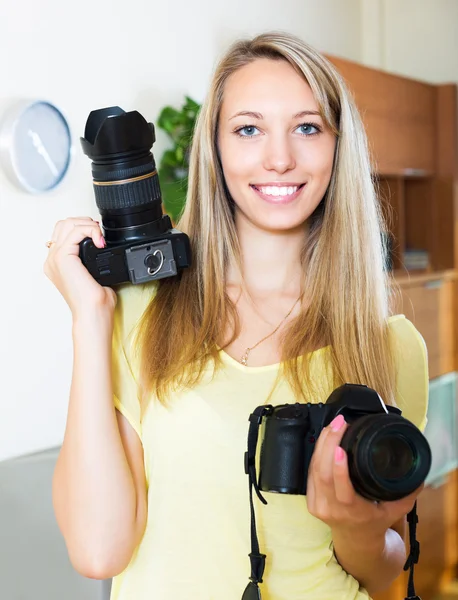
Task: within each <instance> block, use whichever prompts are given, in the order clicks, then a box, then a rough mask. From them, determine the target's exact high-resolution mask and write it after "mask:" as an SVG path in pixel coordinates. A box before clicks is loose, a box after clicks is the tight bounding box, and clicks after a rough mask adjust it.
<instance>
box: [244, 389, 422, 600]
mask: <svg viewBox="0 0 458 600" xmlns="http://www.w3.org/2000/svg"><path fill="white" fill-rule="evenodd" d="M340 414H341V415H343V416H344V418H345V421H346V422H347V423H348V424H349V425H350V426H349V427H348V428H347V430H346V431H345V433H344V435H343V437H342V441H341V443H340V445H341V447H342V448H343V449H344V450H345V451H346V452H347V455H348V467H349V473H350V479H351V482H352V484H353V487H354V488H355V490H356V492H358V494H360V495H361V496H363V497H364V498H367V499H368V500H371V501H375V502H387V501H393V500H398V499H400V498H404V497H405V496H408V495H409V494H411V493H412V492H414V491H415V490H416V489H418V488H419V487H420V486H421V484H422V483H423V482H424V480H425V479H426V477H427V475H428V473H429V470H430V468H431V449H430V447H429V444H428V442H427V440H426V438H425V437H424V435H423V434H422V433H421V431H420V430H419V429H418V428H417V427H415V425H414V424H413V423H411V422H410V421H408V420H407V419H405V418H404V417H402V416H401V411H400V410H399V409H398V408H395V407H393V406H386V405H385V404H384V402H383V400H382V399H381V398H380V396H379V395H378V394H377V392H376V391H374V390H373V389H371V388H369V387H367V386H365V385H357V384H345V385H342V386H340V387H339V388H337V389H335V390H334V391H333V392H332V394H331V395H330V396H329V398H328V399H327V401H326V403H322V402H320V403H318V404H311V403H307V404H303V403H296V404H283V405H280V406H275V407H274V406H271V405H265V406H258V407H257V408H256V409H255V410H254V412H253V413H252V414H251V415H250V418H249V420H250V428H249V433H248V451H247V452H246V453H245V473H246V474H247V475H248V477H249V483H250V506H251V543H252V552H251V554H250V561H251V577H250V580H251V581H250V583H249V584H248V586H247V588H246V589H245V592H244V594H243V597H242V600H259V599H260V598H261V593H260V589H259V587H258V583H261V582H262V576H263V572H264V566H265V559H266V556H265V554H261V553H260V550H259V543H258V538H257V534H256V521H255V511H254V504H253V496H252V490H253V488H254V489H255V492H256V494H257V496H258V498H259V499H260V501H261V502H262V503H263V504H267V501H266V500H265V499H264V497H263V496H262V494H261V491H263V492H277V493H281V494H303V495H306V494H307V477H308V470H309V467H310V462H311V459H312V455H313V451H314V449H315V444H316V442H317V440H318V437H319V435H320V433H321V432H322V431H323V428H324V427H326V426H327V425H329V424H330V423H331V421H332V420H333V419H334V418H335V417H337V416H338V415H340ZM263 419H265V423H264V424H263V425H264V427H263V430H262V434H263V437H262V445H261V452H260V458H259V481H258V480H257V475H256V448H257V442H258V434H259V426H260V425H261V424H262V421H263ZM304 510H305V507H304ZM408 520H409V526H410V530H411V535H410V539H411V554H410V555H409V559H408V561H407V563H406V566H405V569H406V570H407V569H408V568H410V569H413V564H416V563H417V562H418V556H419V546H418V542H417V541H416V539H415V527H416V523H417V520H418V519H417V515H416V507H415V508H414V509H413V510H412V512H411V513H409V515H408ZM412 573H413V571H412ZM409 585H410V584H409ZM409 589H410V592H409V597H412V598H413V597H416V596H415V594H414V593H411V592H412V590H413V575H412V588H409Z"/></svg>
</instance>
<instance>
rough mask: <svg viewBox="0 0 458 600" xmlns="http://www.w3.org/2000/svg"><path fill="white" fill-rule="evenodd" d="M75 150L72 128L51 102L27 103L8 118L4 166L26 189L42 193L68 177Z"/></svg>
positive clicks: (0, 141)
mask: <svg viewBox="0 0 458 600" xmlns="http://www.w3.org/2000/svg"><path fill="white" fill-rule="evenodd" d="M71 151H72V140H71V135H70V128H69V126H68V123H67V121H66V119H65V117H64V116H63V115H62V113H61V112H60V111H59V110H58V109H57V108H56V107H55V106H54V105H53V104H51V103H50V102H46V101H43V100H25V101H22V102H19V103H18V104H17V105H15V106H14V107H13V108H12V109H11V110H10V111H9V112H8V114H6V115H5V118H4V119H3V122H2V124H1V127H0V164H1V166H2V167H3V169H4V171H5V173H6V174H7V176H8V177H9V178H10V180H11V181H12V182H13V183H14V184H15V185H16V186H18V187H19V188H21V189H22V190H25V191H27V192H29V193H31V194H41V193H43V192H47V191H49V190H52V189H54V188H55V187H56V186H57V185H58V184H59V183H60V182H61V181H62V179H63V178H64V176H65V174H66V172H67V170H68V167H69V164H70V156H71Z"/></svg>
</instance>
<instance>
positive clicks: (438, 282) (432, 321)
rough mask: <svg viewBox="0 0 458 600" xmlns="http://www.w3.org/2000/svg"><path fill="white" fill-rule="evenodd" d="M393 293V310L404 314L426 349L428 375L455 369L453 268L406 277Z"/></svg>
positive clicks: (436, 375)
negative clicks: (415, 329)
mask: <svg viewBox="0 0 458 600" xmlns="http://www.w3.org/2000/svg"><path fill="white" fill-rule="evenodd" d="M399 285H400V291H399V293H397V294H396V293H394V296H393V304H394V306H393V308H394V312H396V313H402V314H405V315H406V317H407V318H408V319H409V320H410V321H412V323H413V324H414V325H415V327H416V328H417V329H418V331H419V332H420V333H421V334H422V336H423V338H424V340H425V343H426V347H427V349H428V367H429V377H430V379H433V378H435V377H439V376H440V375H445V374H446V373H450V372H451V371H454V370H455V320H456V319H455V311H454V292H455V286H456V273H455V271H450V272H445V273H442V274H437V275H434V274H431V275H427V276H418V277H410V278H408V279H407V278H406V279H405V280H404V281H402V280H400V281H399Z"/></svg>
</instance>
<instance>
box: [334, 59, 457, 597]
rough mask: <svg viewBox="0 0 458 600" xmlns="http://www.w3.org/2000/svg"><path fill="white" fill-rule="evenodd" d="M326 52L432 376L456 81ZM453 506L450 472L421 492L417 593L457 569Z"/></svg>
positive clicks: (396, 587) (452, 211) (451, 212)
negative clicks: (362, 137) (403, 73)
mask: <svg viewBox="0 0 458 600" xmlns="http://www.w3.org/2000/svg"><path fill="white" fill-rule="evenodd" d="M327 58H328V59H329V60H330V61H331V62H332V63H333V64H334V65H335V66H336V67H337V69H338V71H339V72H340V73H341V75H342V76H343V78H344V80H345V81H346V83H347V85H348V87H349V89H350V91H351V92H352V93H353V95H354V98H355V102H356V105H357V107H358V109H359V111H360V113H361V116H362V119H363V123H364V126H365V128H366V132H367V136H368V140H369V147H370V150H371V153H372V156H373V176H374V181H375V183H376V185H377V190H378V194H379V198H380V200H381V205H382V209H383V213H384V216H385V220H386V230H387V233H389V234H390V235H389V236H388V237H389V239H390V240H391V242H392V249H393V252H392V259H393V267H394V270H393V275H394V280H395V282H396V283H397V284H399V287H398V288H396V286H394V287H393V296H392V301H393V310H394V312H396V313H404V314H405V315H406V317H407V318H408V319H410V320H411V321H412V322H413V323H414V325H415V326H416V327H417V329H418V330H419V331H420V333H421V334H422V336H423V338H424V339H425V342H426V346H427V349H428V363H429V375H430V378H431V379H433V378H436V377H439V376H441V375H445V374H447V373H450V372H452V371H457V370H458V317H455V315H458V92H457V89H458V88H457V85H455V84H444V85H434V84H428V83H424V82H420V81H414V80H412V79H409V78H406V77H400V76H398V75H394V74H390V73H387V72H384V71H381V70H377V69H372V68H369V67H366V66H364V65H360V64H357V63H354V62H351V61H347V60H344V59H341V58H337V57H333V56H328V57H327ZM412 257H413V258H414V260H411V259H412ZM422 258H423V259H425V260H424V264H423V266H422V267H421V269H420V268H419V267H418V265H419V264H420V260H421V259H422ZM408 259H409V260H408ZM406 264H408V265H409V269H407V268H406ZM396 289H397V292H396ZM457 513H458V474H457V471H454V472H453V473H451V474H449V475H448V476H447V478H446V481H444V483H443V484H442V485H440V486H439V487H437V488H433V487H430V486H428V487H427V488H426V489H425V490H424V491H423V493H422V495H421V496H420V499H419V519H420V522H419V528H418V537H419V540H420V544H421V557H420V564H419V566H418V568H417V569H416V576H415V578H416V583H417V586H416V587H417V593H418V594H419V595H420V596H421V597H422V598H423V600H433V598H434V596H436V595H437V594H438V593H439V591H440V590H441V589H443V586H444V585H445V584H447V583H448V582H450V581H451V580H452V579H453V578H454V577H456V576H457V575H458V570H457V567H458V518H457ZM406 583H407V574H406V573H402V574H401V576H400V577H399V578H398V579H397V581H396V582H394V584H393V585H392V586H391V588H390V589H389V590H388V591H386V592H385V593H383V594H377V595H376V596H375V597H374V598H375V600H400V599H401V598H404V597H405V593H406Z"/></svg>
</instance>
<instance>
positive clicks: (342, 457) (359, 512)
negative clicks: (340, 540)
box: [307, 415, 423, 540]
mask: <svg viewBox="0 0 458 600" xmlns="http://www.w3.org/2000/svg"><path fill="white" fill-rule="evenodd" d="M347 427H348V425H347V424H346V423H345V420H344V417H343V416H342V415H339V416H337V417H336V418H335V419H334V421H333V422H332V423H331V424H330V425H328V427H325V428H324V429H323V431H322V432H321V434H320V436H319V438H318V441H317V443H316V447H315V450H314V453H313V456H312V461H311V464H310V468H309V473H308V480H307V507H308V510H309V512H310V514H312V515H313V516H314V517H317V518H318V519H320V520H321V521H324V523H326V524H327V525H329V526H330V527H331V529H332V530H333V532H339V533H341V534H344V535H345V536H348V535H350V536H352V537H353V536H355V537H356V538H357V539H363V540H364V539H367V540H371V539H372V540H373V539H374V536H375V538H381V537H384V535H385V533H386V531H387V530H388V529H389V528H390V527H391V526H392V525H394V524H395V523H397V522H398V521H399V520H400V519H402V518H403V517H404V516H405V515H406V514H407V513H408V512H410V510H411V509H412V508H413V505H414V503H415V500H416V498H417V496H418V494H419V493H420V492H421V490H422V488H423V486H421V487H420V488H419V489H417V490H416V491H415V492H413V493H412V494H410V495H409V496H406V497H405V498H402V499H401V500H396V501H393V502H380V503H377V502H371V501H369V500H366V499H365V498H363V497H362V496H360V495H359V494H358V493H357V492H356V491H355V489H354V488H353V485H352V483H351V480H350V475H349V472H348V461H347V454H346V452H345V451H344V450H343V449H342V448H341V447H340V445H339V444H340V441H341V439H342V437H343V434H344V433H345V431H346V429H347Z"/></svg>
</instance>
